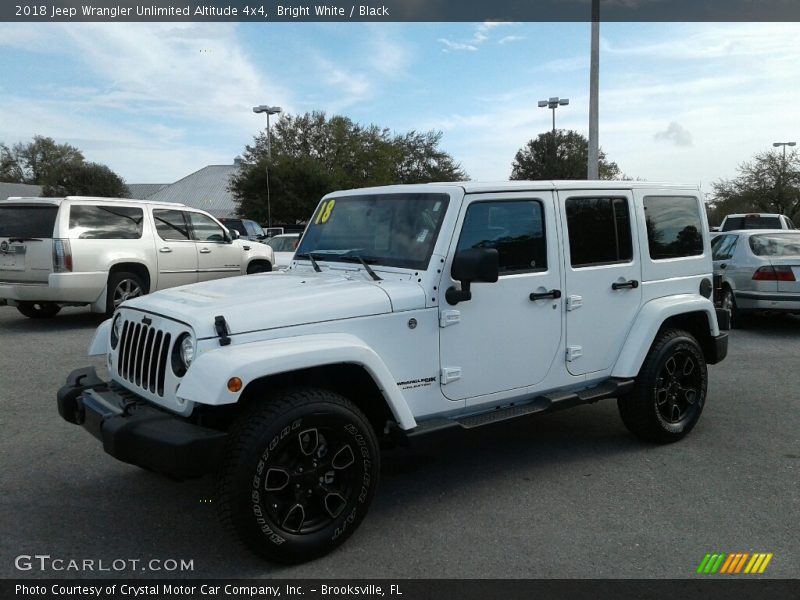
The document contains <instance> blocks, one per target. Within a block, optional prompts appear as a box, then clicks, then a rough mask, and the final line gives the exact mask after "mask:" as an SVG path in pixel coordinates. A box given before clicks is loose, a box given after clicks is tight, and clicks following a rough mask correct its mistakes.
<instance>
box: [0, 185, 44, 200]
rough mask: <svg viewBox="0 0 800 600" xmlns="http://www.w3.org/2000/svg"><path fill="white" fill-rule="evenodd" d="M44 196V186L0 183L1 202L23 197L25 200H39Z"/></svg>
mask: <svg viewBox="0 0 800 600" xmlns="http://www.w3.org/2000/svg"><path fill="white" fill-rule="evenodd" d="M41 195H42V186H40V185H30V184H28V183H3V182H0V200H5V199H6V198H10V197H11V196H22V197H25V198H30V197H34V198H38V197H39V196H41Z"/></svg>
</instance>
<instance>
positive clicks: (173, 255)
mask: <svg viewBox="0 0 800 600" xmlns="http://www.w3.org/2000/svg"><path fill="white" fill-rule="evenodd" d="M153 222H154V224H155V227H156V238H155V242H156V256H157V260H158V281H157V282H156V285H155V286H153V290H155V289H159V290H163V289H165V288H170V287H175V286H177V285H185V284H188V283H196V282H197V248H196V247H195V243H194V240H192V237H191V233H190V232H189V224H188V223H187V222H186V217H185V213H184V212H183V211H181V210H164V209H159V208H154V209H153Z"/></svg>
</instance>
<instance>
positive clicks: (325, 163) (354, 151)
mask: <svg viewBox="0 0 800 600" xmlns="http://www.w3.org/2000/svg"><path fill="white" fill-rule="evenodd" d="M441 138H442V134H441V132H436V131H428V132H418V131H410V132H408V133H404V134H392V133H391V131H390V130H389V129H387V128H383V127H378V126H377V125H368V126H363V125H359V124H357V123H354V122H353V121H352V120H350V119H349V118H347V117H343V116H340V115H334V116H331V117H327V116H326V115H325V113H324V112H312V113H305V114H303V115H296V116H293V115H288V114H283V115H281V117H280V118H279V119H278V121H277V123H276V124H275V125H274V128H273V130H272V138H271V145H272V148H271V150H272V159H271V160H268V159H267V137H266V133H265V132H263V133H261V134H259V135H258V136H256V137H255V139H254V143H253V144H252V145H249V146H247V147H246V149H245V152H244V162H243V164H242V166H241V168H240V170H239V172H238V173H237V174H235V175H234V176H233V177H232V178H231V184H230V190H231V192H232V193H233V195H234V197H235V198H236V201H237V203H238V204H239V209H238V210H239V214H241V215H243V216H247V217H249V218H253V219H256V220H260V221H262V222H264V221H266V215H267V175H266V173H267V167H268V166H269V186H270V208H271V211H272V219H273V221H275V222H279V223H280V222H282V223H291V224H294V223H297V222H302V221H305V220H307V219H308V218H309V217H310V216H311V213H312V212H313V210H314V207H315V206H316V205H317V203H318V202H319V199H320V198H321V197H322V196H323V195H324V194H326V193H328V192H332V191H334V190H338V189H349V188H357V187H366V186H375V185H386V184H391V183H422V182H428V181H445V180H450V181H460V180H464V179H466V177H467V176H466V174H465V173H464V171H463V170H462V169H461V167H460V165H459V164H458V163H456V162H455V161H454V160H453V158H452V157H451V156H450V155H449V154H447V153H446V152H444V151H443V150H441V149H440V148H439V143H440V142H441Z"/></svg>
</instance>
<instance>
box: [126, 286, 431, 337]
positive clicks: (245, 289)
mask: <svg viewBox="0 0 800 600" xmlns="http://www.w3.org/2000/svg"><path fill="white" fill-rule="evenodd" d="M393 298H396V301H395V307H394V310H409V309H413V308H423V307H424V306H425V293H424V291H423V290H422V288H421V287H420V286H419V285H418V284H417V283H416V282H412V281H407V280H406V281H397V280H389V281H386V280H384V281H375V282H373V281H367V280H364V279H363V273H362V272H359V271H347V272H331V271H327V272H323V273H314V272H310V271H309V272H305V271H301V272H297V271H288V272H278V273H266V274H262V275H246V276H242V277H231V278H226V279H218V280H215V281H208V282H204V283H196V284H192V285H186V286H182V287H176V288H171V289H168V290H163V291H160V292H155V293H153V294H149V295H147V296H142V297H140V298H135V299H133V300H129V301H128V302H126V303H125V307H126V308H132V309H137V310H141V311H144V312H150V313H155V314H160V315H163V316H165V317H170V318H173V319H177V320H180V321H184V322H186V323H187V324H189V325H191V326H192V328H193V329H194V331H195V335H197V337H198V338H206V337H213V336H216V331H215V330H214V318H215V317H216V316H218V315H222V316H224V317H225V320H226V321H227V323H228V329H229V332H230V333H231V334H232V335H235V334H237V333H243V332H248V331H260V330H264V329H273V328H276V327H291V326H292V325H303V324H307V323H319V322H323V321H333V320H337V319H349V318H354V317H364V316H370V315H380V314H385V313H390V312H392V310H393V306H392V304H393V303H392V299H393Z"/></svg>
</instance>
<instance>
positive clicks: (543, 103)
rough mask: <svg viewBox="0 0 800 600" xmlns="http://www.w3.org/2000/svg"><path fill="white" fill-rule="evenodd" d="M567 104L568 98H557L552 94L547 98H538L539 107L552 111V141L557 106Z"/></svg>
mask: <svg viewBox="0 0 800 600" xmlns="http://www.w3.org/2000/svg"><path fill="white" fill-rule="evenodd" d="M567 104H569V98H559V97H558V96H553V97H552V98H549V99H547V100H539V108H549V109H551V110H552V111H553V142H554V143H555V139H556V109H557V108H558V107H559V106H566V105H567Z"/></svg>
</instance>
